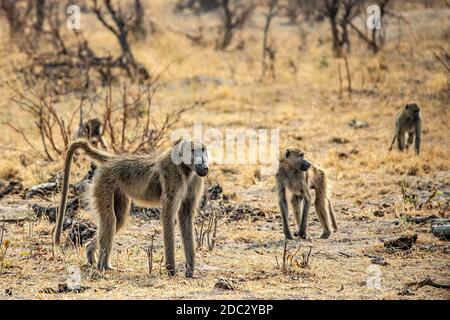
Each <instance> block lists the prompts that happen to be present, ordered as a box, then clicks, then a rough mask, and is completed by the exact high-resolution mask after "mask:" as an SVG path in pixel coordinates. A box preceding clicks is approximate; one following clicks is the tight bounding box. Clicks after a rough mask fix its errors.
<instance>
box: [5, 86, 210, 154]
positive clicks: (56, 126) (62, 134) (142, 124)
mask: <svg viewBox="0 0 450 320" xmlns="http://www.w3.org/2000/svg"><path fill="white" fill-rule="evenodd" d="M11 88H12V90H13V95H12V97H11V100H12V101H13V102H14V103H15V104H16V106H18V107H19V108H20V109H21V110H22V111H24V112H25V113H26V114H28V115H29V116H30V117H31V118H32V119H33V123H34V126H35V127H34V128H35V130H34V131H33V135H34V134H37V135H38V136H39V137H40V145H39V146H36V144H35V143H33V142H32V141H33V139H32V138H31V137H30V136H29V135H27V134H26V133H25V131H24V130H23V128H21V127H19V126H18V125H17V124H16V123H15V122H12V121H5V122H3V123H2V124H3V125H5V126H7V127H8V128H10V129H11V130H12V131H14V132H15V133H16V134H18V135H19V137H20V138H21V139H22V140H23V141H24V142H25V143H26V144H27V145H28V146H29V147H30V149H31V151H32V152H33V154H34V155H35V156H37V157H39V158H42V159H45V160H47V161H53V160H56V159H58V158H59V157H61V156H62V155H63V154H64V152H65V150H66V148H67V146H68V144H69V143H70V141H71V140H72V132H73V130H72V127H73V125H74V123H77V121H75V117H76V115H78V114H80V112H79V111H80V110H81V109H82V108H83V105H85V104H87V102H88V100H89V99H88V98H85V97H81V98H80V101H79V103H78V106H76V107H75V108H74V109H73V110H72V111H71V114H70V116H68V117H65V116H64V115H63V114H61V112H59V111H58V108H57V107H56V104H57V102H58V101H59V100H60V99H62V98H61V96H56V95H55V94H52V93H51V92H47V91H45V90H39V89H36V88H35V89H31V88H27V89H24V90H19V89H17V88H16V87H15V86H11ZM157 88H158V86H157V85H156V84H155V85H153V84H146V85H142V86H136V85H126V84H124V85H123V86H122V87H121V88H120V89H117V90H114V89H113V86H112V84H111V82H110V84H109V86H108V89H107V90H106V92H105V98H104V108H103V110H102V112H101V113H100V115H101V116H100V118H101V119H103V126H102V127H103V132H102V135H103V136H104V137H105V138H106V139H107V140H109V141H108V145H110V146H111V148H112V151H114V152H115V153H125V152H127V153H134V154H135V153H142V152H153V151H155V150H156V149H158V148H159V147H161V145H162V144H163V143H164V142H166V141H167V138H168V137H167V134H168V132H170V130H171V129H172V128H173V126H175V125H176V124H177V123H178V122H179V121H180V119H181V116H182V115H183V114H184V113H185V112H186V111H188V110H192V109H193V108H195V107H196V106H198V105H202V104H204V103H205V102H204V101H200V102H195V103H194V104H193V105H192V106H190V107H182V108H179V109H176V110H175V111H172V112H169V113H166V114H165V116H164V117H163V120H162V121H157V119H156V116H155V115H154V114H153V110H152V101H153V98H154V95H155V93H156V91H157ZM114 91H116V92H118V93H119V94H120V95H121V99H120V102H118V103H117V104H116V103H115V102H113V92H114ZM90 103H91V105H92V104H93V102H92V101H91V102H90Z"/></svg>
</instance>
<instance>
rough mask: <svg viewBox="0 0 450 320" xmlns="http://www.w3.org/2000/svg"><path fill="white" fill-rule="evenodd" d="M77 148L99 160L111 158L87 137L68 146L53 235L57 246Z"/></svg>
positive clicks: (59, 240) (103, 160)
mask: <svg viewBox="0 0 450 320" xmlns="http://www.w3.org/2000/svg"><path fill="white" fill-rule="evenodd" d="M77 149H83V150H84V151H85V152H86V154H87V155H88V156H89V157H91V158H93V159H94V160H96V161H99V162H105V161H107V160H108V159H110V158H111V156H110V155H109V154H108V153H106V152H103V151H101V150H98V149H96V148H93V147H92V146H91V145H90V144H89V143H88V142H87V141H86V140H85V139H78V140H75V141H74V142H72V143H71V144H70V145H69V147H68V148H67V153H66V160H65V161H64V177H63V189H62V193H61V205H60V207H59V211H58V216H57V219H56V227H55V232H54V236H53V244H54V245H55V246H59V245H60V242H61V233H62V226H63V221H64V213H65V212H66V205H67V194H68V192H69V179H70V166H71V164H72V159H73V155H74V153H75V151H76V150H77Z"/></svg>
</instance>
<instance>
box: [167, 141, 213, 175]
mask: <svg viewBox="0 0 450 320" xmlns="http://www.w3.org/2000/svg"><path fill="white" fill-rule="evenodd" d="M174 151H175V152H174ZM208 160H209V153H208V149H207V148H206V146H205V145H204V144H203V143H201V142H193V141H187V140H178V141H177V142H175V145H174V148H173V150H172V161H173V162H174V163H175V164H181V163H182V164H184V165H186V166H187V167H188V168H190V169H191V170H192V171H194V172H195V173H197V175H198V176H200V177H205V176H206V175H207V174H208V170H209V167H208Z"/></svg>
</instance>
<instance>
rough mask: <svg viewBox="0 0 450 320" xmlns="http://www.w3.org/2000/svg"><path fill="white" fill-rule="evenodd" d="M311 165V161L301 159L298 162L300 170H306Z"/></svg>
mask: <svg viewBox="0 0 450 320" xmlns="http://www.w3.org/2000/svg"><path fill="white" fill-rule="evenodd" d="M310 167H311V162H309V161H306V160H302V161H301V162H300V170H301V171H308V169H309V168H310Z"/></svg>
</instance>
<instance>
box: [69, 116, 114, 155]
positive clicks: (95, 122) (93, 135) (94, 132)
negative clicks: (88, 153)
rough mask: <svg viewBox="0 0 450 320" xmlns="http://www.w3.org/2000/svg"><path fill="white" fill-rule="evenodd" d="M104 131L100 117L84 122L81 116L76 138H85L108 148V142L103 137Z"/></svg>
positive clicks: (96, 144)
mask: <svg viewBox="0 0 450 320" xmlns="http://www.w3.org/2000/svg"><path fill="white" fill-rule="evenodd" d="M102 131H103V130H102V123H101V121H100V120H99V119H98V118H92V119H89V120H88V121H86V122H83V120H82V118H81V117H80V125H79V127H78V130H76V131H75V134H74V136H75V138H76V139H78V138H85V139H87V140H88V141H89V142H90V143H92V144H93V145H95V146H98V145H101V146H102V147H103V148H105V149H107V144H106V141H105V139H104V138H103V132H102Z"/></svg>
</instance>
